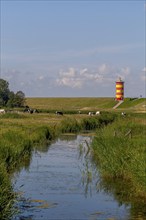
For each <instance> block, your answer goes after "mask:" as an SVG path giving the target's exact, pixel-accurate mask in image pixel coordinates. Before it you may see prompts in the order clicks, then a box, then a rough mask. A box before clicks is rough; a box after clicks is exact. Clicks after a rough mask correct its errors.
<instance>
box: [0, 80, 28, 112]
mask: <svg viewBox="0 0 146 220" xmlns="http://www.w3.org/2000/svg"><path fill="white" fill-rule="evenodd" d="M24 104H25V94H24V92H22V91H17V92H16V93H14V92H13V91H10V89H9V83H8V82H7V81H6V80H4V79H1V78H0V107H1V106H3V107H11V108H13V107H23V106H24Z"/></svg>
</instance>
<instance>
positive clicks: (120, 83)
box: [116, 78, 124, 101]
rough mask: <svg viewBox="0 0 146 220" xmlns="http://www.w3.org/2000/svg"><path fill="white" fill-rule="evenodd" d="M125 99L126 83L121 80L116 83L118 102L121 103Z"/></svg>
mask: <svg viewBox="0 0 146 220" xmlns="http://www.w3.org/2000/svg"><path fill="white" fill-rule="evenodd" d="M123 99H124V81H122V80H121V78H119V79H118V80H117V81H116V100H117V101H121V100H123Z"/></svg>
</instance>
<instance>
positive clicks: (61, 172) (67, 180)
mask: <svg viewBox="0 0 146 220" xmlns="http://www.w3.org/2000/svg"><path fill="white" fill-rule="evenodd" d="M89 139H90V138H89V137H86V136H84V137H82V136H77V138H76V139H75V140H70V141H65V140H60V139H59V140H58V141H57V142H56V143H54V144H52V145H51V146H50V147H49V149H48V152H46V153H41V152H37V153H34V155H33V158H32V162H31V165H30V168H29V170H28V171H25V170H22V172H21V173H20V175H19V177H18V179H17V181H16V185H15V189H16V190H19V191H23V192H24V193H23V195H22V197H23V199H24V198H25V199H24V200H23V199H22V201H21V202H20V207H21V210H22V211H23V212H22V214H21V217H22V216H23V219H34V220H39V219H44V220H45V219H59V220H60V219H90V220H95V219H100V220H102V219H107V218H115V219H120V220H122V219H123V220H125V219H128V217H127V218H126V216H127V215H128V214H127V211H126V208H125V207H124V206H120V207H119V206H118V204H117V202H116V201H114V200H113V198H112V197H110V196H109V195H106V194H105V193H104V192H97V190H96V187H95V182H96V181H97V176H98V174H97V173H95V171H94V169H93V167H92V166H91V164H90V163H87V160H88V159H87V160H85V159H84V158H83V157H81V158H80V159H79V151H78V150H77V148H78V149H79V144H83V143H85V140H89ZM85 150H86V149H85ZM92 169H93V170H92ZM86 171H90V173H92V182H91V179H90V181H89V180H88V178H87V177H86V176H85V173H86ZM23 184H24V185H23ZM21 185H22V187H21V188H19V187H20V186H21ZM25 217H27V218H25ZM16 219H20V218H19V217H18V218H16Z"/></svg>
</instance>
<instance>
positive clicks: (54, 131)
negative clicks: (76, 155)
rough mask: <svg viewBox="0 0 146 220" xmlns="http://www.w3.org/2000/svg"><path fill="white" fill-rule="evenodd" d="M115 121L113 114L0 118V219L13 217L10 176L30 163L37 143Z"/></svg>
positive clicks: (29, 115) (11, 114) (37, 115)
mask: <svg viewBox="0 0 146 220" xmlns="http://www.w3.org/2000/svg"><path fill="white" fill-rule="evenodd" d="M114 119H115V115H114V114H111V113H106V112H105V113H103V114H102V115H101V116H98V117H90V116H88V115H82V114H81V115H79V114H78V115H64V116H56V115H55V114H43V113H40V114H27V113H26V114H24V113H19V114H17V113H7V114H4V115H0V128H1V129H0V219H7V220H8V219H9V218H10V217H11V215H12V214H13V211H14V210H13V202H14V200H15V199H16V195H15V193H14V192H13V190H12V185H11V176H12V173H13V172H14V171H15V170H18V169H21V167H23V166H27V164H29V161H30V158H31V153H32V150H33V149H34V147H35V146H36V144H43V143H44V142H46V141H47V142H50V141H51V140H53V139H55V137H57V136H59V134H61V133H65V132H79V131H81V130H91V129H95V128H100V127H102V126H103V125H105V124H108V123H111V122H113V120H114Z"/></svg>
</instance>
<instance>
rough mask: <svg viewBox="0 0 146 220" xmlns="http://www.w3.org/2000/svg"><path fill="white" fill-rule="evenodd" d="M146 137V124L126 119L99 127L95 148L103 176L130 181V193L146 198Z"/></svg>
mask: <svg viewBox="0 0 146 220" xmlns="http://www.w3.org/2000/svg"><path fill="white" fill-rule="evenodd" d="M145 137H146V125H143V124H136V123H135V120H134V118H131V117H129V118H122V119H119V120H117V121H116V122H114V123H113V124H110V125H108V126H106V127H103V128H102V129H101V130H97V133H96V136H95V138H94V140H93V143H92V147H93V151H94V154H93V155H94V160H95V162H96V164H97V165H98V167H99V168H100V174H101V176H102V177H103V178H105V179H113V180H115V179H120V180H121V181H123V180H124V181H125V182H126V183H128V184H129V183H130V184H131V195H130V196H131V197H133V198H134V197H135V199H137V198H143V199H144V200H145V201H146V184H145V183H146V175H145V171H146V163H145V161H146V151H145V147H146V139H145Z"/></svg>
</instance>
